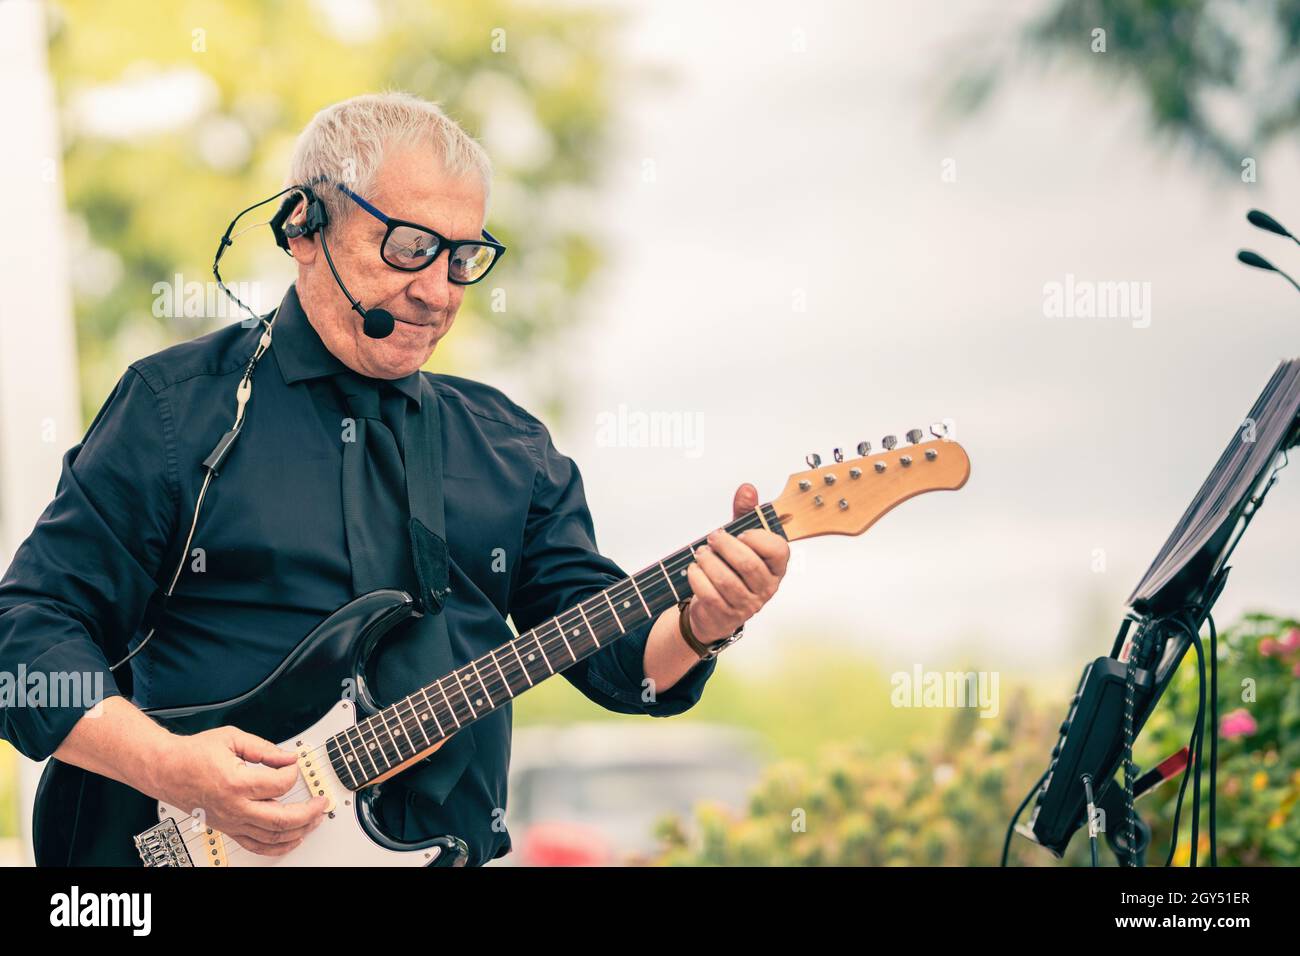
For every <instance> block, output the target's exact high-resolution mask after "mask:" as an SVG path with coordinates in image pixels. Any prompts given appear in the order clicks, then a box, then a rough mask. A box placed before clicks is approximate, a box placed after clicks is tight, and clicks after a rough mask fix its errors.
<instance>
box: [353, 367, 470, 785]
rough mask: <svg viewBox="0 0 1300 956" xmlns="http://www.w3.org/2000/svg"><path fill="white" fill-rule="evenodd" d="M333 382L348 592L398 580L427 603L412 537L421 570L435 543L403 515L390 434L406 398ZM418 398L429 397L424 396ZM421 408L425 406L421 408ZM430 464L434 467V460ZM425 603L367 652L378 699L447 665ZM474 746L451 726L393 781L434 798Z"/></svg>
mask: <svg viewBox="0 0 1300 956" xmlns="http://www.w3.org/2000/svg"><path fill="white" fill-rule="evenodd" d="M335 382H336V383H337V385H338V387H339V390H340V391H341V392H342V394H343V396H344V399H345V401H346V403H347V411H348V414H349V415H350V416H351V417H352V419H353V421H354V423H355V425H354V430H353V433H352V435H351V438H352V439H353V440H351V441H348V440H347V439H348V438H349V435H348V432H347V431H346V430H345V431H344V433H343V437H344V439H345V440H344V444H343V489H342V490H343V523H344V528H345V530H346V534H347V542H348V554H349V557H350V560H351V562H352V589H353V596H354V597H355V596H360V595H362V594H365V593H366V592H368V591H373V590H375V589H376V588H400V589H402V590H404V591H406V592H407V593H408V594H412V595H418V596H419V600H420V602H421V604H425V605H427V604H429V601H428V600H427V595H425V594H424V593H423V591H424V589H423V588H422V587H421V584H420V574H419V573H418V572H417V570H416V566H415V562H414V560H413V559H412V553H413V542H414V544H415V546H416V547H419V548H420V550H421V552H422V553H421V560H422V562H423V565H422V566H423V567H424V568H425V569H426V573H427V569H428V568H429V567H430V561H431V555H432V554H434V553H436V549H432V548H430V547H428V545H429V544H430V539H431V538H432V536H431V535H429V532H428V531H427V530H425V527H424V525H423V524H420V523H418V522H412V521H411V520H410V519H411V506H410V503H409V499H408V495H407V477H406V466H405V464H404V462H403V457H402V452H401V446H400V445H399V442H398V436H401V435H403V432H404V429H405V424H404V423H405V421H406V411H407V402H408V399H407V398H406V396H405V395H403V394H402V393H401V392H399V391H397V389H395V388H394V387H393V386H391V385H389V384H388V383H387V382H381V381H379V380H377V379H367V378H363V377H362V376H360V375H358V374H356V373H355V372H352V371H351V370H349V371H347V372H341V373H339V374H338V375H336V376H335ZM426 400H427V401H436V399H434V398H433V397H432V396H426ZM423 414H424V415H425V416H427V415H428V414H430V412H429V410H427V409H426V410H424V412H423ZM394 432H396V433H397V434H396V435H395V434H394ZM417 440H418V431H417ZM417 457H419V456H417ZM434 467H436V468H441V461H436V463H435V465H434ZM444 553H445V546H444ZM444 560H445V559H444ZM435 577H436V576H435ZM439 603H440V599H439ZM428 610H429V609H428V608H427V607H426V613H425V614H424V615H423V616H422V617H418V618H414V619H411V620H409V621H407V622H405V623H403V624H400V625H398V626H397V627H396V628H394V629H393V630H392V631H391V632H389V634H388V635H386V636H385V637H384V639H383V641H382V642H381V643H380V645H379V647H378V649H377V651H376V653H375V654H374V655H373V656H372V658H371V667H370V670H371V678H372V681H373V684H374V694H375V697H376V699H377V700H378V701H379V702H380V703H381V704H389V703H391V702H393V701H395V700H397V699H399V698H401V697H405V696H407V695H408V694H412V693H414V692H415V691H416V690H418V689H419V688H420V687H422V686H424V685H426V684H429V683H432V682H433V681H434V680H435V679H438V678H441V677H444V676H445V675H447V674H448V673H450V672H451V669H452V653H451V645H450V641H449V638H448V636H447V633H446V624H445V621H443V620H442V615H437V616H436V617H435V616H434V615H433V614H431V613H427V611H428ZM475 749H476V748H475V745H474V740H473V736H472V730H471V728H466V729H465V730H462V731H460V732H459V733H456V734H454V735H453V736H452V738H451V739H450V740H449V741H447V742H446V743H445V744H444V745H443V746H442V747H441V748H439V750H438V751H437V752H435V753H434V754H433V755H432V756H431V757H430V758H429V761H428V762H427V763H425V762H422V763H419V764H417V765H416V766H414V767H412V768H410V769H409V770H407V771H405V772H404V773H403V774H402V776H401V777H400V778H398V780H395V781H394V783H395V784H396V785H397V786H398V787H399V788H409V789H412V790H416V791H417V792H420V793H422V794H424V795H426V796H428V797H429V798H431V799H432V800H434V802H436V803H439V804H441V803H443V802H444V801H445V800H446V798H447V795H448V794H449V793H450V792H451V790H452V788H453V787H454V786H455V785H456V783H457V781H458V780H459V779H460V777H461V775H462V774H463V773H464V770H465V767H466V765H467V764H468V763H469V760H470V757H471V756H472V755H473V753H474V751H475Z"/></svg>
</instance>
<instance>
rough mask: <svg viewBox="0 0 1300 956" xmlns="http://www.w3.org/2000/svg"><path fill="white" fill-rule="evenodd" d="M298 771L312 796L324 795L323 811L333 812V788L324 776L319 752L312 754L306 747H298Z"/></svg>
mask: <svg viewBox="0 0 1300 956" xmlns="http://www.w3.org/2000/svg"><path fill="white" fill-rule="evenodd" d="M298 772H299V773H300V774H302V779H303V782H304V783H306V784H307V792H308V793H310V794H311V795H312V796H313V797H324V798H325V801H326V804H325V812H326V813H333V812H334V789H333V788H332V787H331V786H330V785H329V781H328V780H327V779H326V777H325V773H324V768H323V764H322V763H321V760H320V756H319V754H317V755H313V754H312V752H311V751H310V750H308V749H307V748H306V747H300V748H298Z"/></svg>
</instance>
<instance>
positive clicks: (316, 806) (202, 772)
mask: <svg viewBox="0 0 1300 956" xmlns="http://www.w3.org/2000/svg"><path fill="white" fill-rule="evenodd" d="M54 756H55V757H57V758H58V759H59V760H62V761H63V762H64V763H69V764H72V765H73V766H75V767H82V768H83V769H85V770H89V771H90V772H92V773H97V774H99V775H100V776H103V777H109V778H111V779H113V780H117V781H119V782H121V783H124V784H126V785H127V786H129V787H132V788H134V789H136V790H138V791H140V792H141V793H143V794H146V795H147V796H150V797H154V798H156V799H158V800H161V801H162V802H164V803H169V804H171V805H172V806H174V807H179V808H180V809H182V810H184V811H185V812H187V813H196V812H199V811H201V812H202V814H203V820H204V826H210V827H212V828H213V829H214V830H220V831H221V832H222V833H223V834H225V835H226V836H229V837H231V838H232V839H233V840H234V841H235V842H236V843H238V844H239V845H240V846H242V847H244V848H246V849H248V850H251V851H252V852H254V853H262V854H266V855H268V856H283V855H284V854H286V853H289V852H290V851H291V850H293V849H294V848H296V847H297V846H299V845H300V844H301V843H302V841H303V837H305V836H306V835H307V834H308V833H310V832H311V831H312V830H313V829H315V828H316V827H317V826H319V825H320V822H321V820H323V819H324V813H325V806H326V800H325V798H324V797H313V798H312V799H310V800H304V801H294V802H288V803H280V802H279V800H278V798H279V797H283V796H285V795H286V794H287V793H289V792H290V791H291V790H293V788H294V787H296V786H297V785H298V780H299V775H298V768H297V766H296V763H297V758H296V756H295V755H294V754H292V753H290V752H289V751H287V750H281V749H280V748H279V747H276V746H275V745H274V744H272V743H270V742H269V741H266V740H263V739H262V738H260V737H255V736H253V735H252V734H248V733H245V732H244V731H242V730H239V729H238V728H235V727H218V728H216V729H215V730H207V731H204V732H203V733H201V734H194V735H193V736H191V737H183V736H180V735H177V734H173V733H171V732H170V731H168V730H166V729H165V728H164V727H162V725H160V724H158V723H156V722H155V721H154V720H152V719H151V718H149V717H147V716H146V715H145V714H144V712H143V711H142V710H140V708H138V707H136V706H135V705H134V704H132V703H131V702H130V701H128V700H126V698H124V697H122V696H120V695H114V696H111V697H109V698H107V699H106V700H104V701H103V702H102V703H101V704H100V705H99V706H98V707H96V708H94V709H93V710H91V711H90V712H88V713H86V714H85V715H83V716H82V718H81V719H80V720H78V721H77V723H76V724H74V725H73V728H72V730H71V731H70V732H69V733H68V735H67V736H66V737H65V738H64V739H63V743H61V744H60V745H59V748H58V749H57V750H55V751H54ZM178 823H180V825H181V826H182V827H183V826H186V825H187V824H186V823H185V822H184V821H178Z"/></svg>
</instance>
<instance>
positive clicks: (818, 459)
mask: <svg viewBox="0 0 1300 956" xmlns="http://www.w3.org/2000/svg"><path fill="white" fill-rule="evenodd" d="M804 461H806V462H807V463H808V467H809V468H816V467H817V466H819V465H820V464H821V463H822V456H821V455H819V454H817V452H813V453H811V454H810V455H808V457H806V458H805V459H804Z"/></svg>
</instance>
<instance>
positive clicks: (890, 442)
mask: <svg viewBox="0 0 1300 956" xmlns="http://www.w3.org/2000/svg"><path fill="white" fill-rule="evenodd" d="M880 444H882V445H884V446H885V451H893V450H894V446H895V445H897V444H898V439H897V438H895V437H894V436H893V435H886V436H885V437H884V438H882V439H880Z"/></svg>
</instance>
